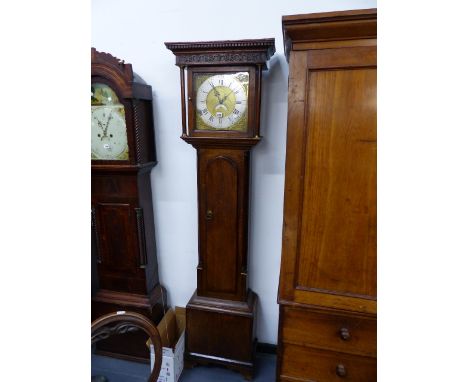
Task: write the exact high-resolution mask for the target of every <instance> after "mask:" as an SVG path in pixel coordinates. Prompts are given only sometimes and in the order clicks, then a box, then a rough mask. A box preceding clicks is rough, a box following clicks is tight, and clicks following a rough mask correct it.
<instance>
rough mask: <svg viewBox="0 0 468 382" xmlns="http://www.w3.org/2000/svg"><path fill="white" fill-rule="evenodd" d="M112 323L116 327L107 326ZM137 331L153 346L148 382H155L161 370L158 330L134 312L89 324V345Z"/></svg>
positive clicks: (118, 313) (115, 314)
mask: <svg viewBox="0 0 468 382" xmlns="http://www.w3.org/2000/svg"><path fill="white" fill-rule="evenodd" d="M114 323H115V324H116V325H114V326H109V325H110V324H114ZM137 329H141V330H143V331H144V332H145V333H146V334H148V336H149V338H150V340H151V343H152V344H153V347H154V366H153V370H152V371H151V374H150V376H149V378H148V382H156V381H157V380H158V377H159V372H160V370H161V363H162V342H161V337H160V336H159V332H158V329H157V328H156V326H155V325H154V324H153V323H152V322H151V321H150V320H149V319H148V318H146V317H145V316H143V315H141V314H139V313H135V312H127V311H120V312H114V313H109V314H106V315H104V316H101V317H99V318H97V319H96V320H94V321H93V322H92V323H91V344H94V343H96V342H98V341H99V340H101V339H104V338H107V337H109V336H111V335H113V334H123V333H127V332H129V331H133V330H137Z"/></svg>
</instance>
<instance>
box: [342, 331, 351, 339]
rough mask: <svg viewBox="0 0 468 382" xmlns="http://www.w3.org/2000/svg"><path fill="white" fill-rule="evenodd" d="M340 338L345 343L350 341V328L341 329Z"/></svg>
mask: <svg viewBox="0 0 468 382" xmlns="http://www.w3.org/2000/svg"><path fill="white" fill-rule="evenodd" d="M340 338H341V339H342V340H343V341H348V340H349V339H350V338H351V334H349V330H348V328H341V329H340Z"/></svg>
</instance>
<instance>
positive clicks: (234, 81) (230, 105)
mask: <svg viewBox="0 0 468 382" xmlns="http://www.w3.org/2000/svg"><path fill="white" fill-rule="evenodd" d="M248 88H249V73H248V72H237V73H220V74H197V75H196V76H195V91H196V109H197V118H196V128H197V129H201V130H238V131H246V130H247V121H248V119H247V105H248Z"/></svg>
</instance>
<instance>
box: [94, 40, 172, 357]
mask: <svg viewBox="0 0 468 382" xmlns="http://www.w3.org/2000/svg"><path fill="white" fill-rule="evenodd" d="M155 165H156V152H155V142H154V131H153V109H152V90H151V86H149V85H146V84H145V83H144V82H143V80H142V79H141V78H139V77H138V76H137V75H136V74H135V73H133V70H132V66H131V65H130V64H125V63H124V62H123V61H121V60H119V59H117V58H115V57H113V56H111V55H110V54H108V53H101V52H98V51H96V50H95V49H94V48H93V49H92V50H91V214H92V238H93V255H94V256H93V257H94V259H95V263H96V267H97V274H98V288H97V291H96V292H95V293H94V295H93V297H92V318H93V319H94V318H96V317H98V316H100V315H102V314H105V313H108V312H110V311H116V310H133V311H137V312H139V313H142V314H144V315H145V316H147V317H149V318H151V319H152V320H153V321H155V322H158V321H159V320H160V319H161V318H162V316H163V312H164V307H165V301H166V299H165V290H164V288H163V287H162V286H161V285H160V284H159V277H158V265H157V258H156V242H155V233H154V216H153V204H152V197H151V183H150V172H151V169H152V168H153V167H154V166H155ZM132 335H134V334H127V335H123V336H115V337H118V338H116V339H115V340H113V342H112V341H111V340H110V339H109V340H107V342H106V341H102V344H101V345H100V346H101V348H102V349H101V350H103V351H107V352H111V353H112V352H114V353H119V354H121V355H127V356H129V357H136V358H146V357H147V353H148V352H147V349H144V348H138V347H137V346H136V345H135V347H132V346H134V344H135V343H138V341H132V340H131V339H128V338H125V336H132ZM116 341H121V342H120V343H117V342H116ZM140 342H141V344H144V341H140Z"/></svg>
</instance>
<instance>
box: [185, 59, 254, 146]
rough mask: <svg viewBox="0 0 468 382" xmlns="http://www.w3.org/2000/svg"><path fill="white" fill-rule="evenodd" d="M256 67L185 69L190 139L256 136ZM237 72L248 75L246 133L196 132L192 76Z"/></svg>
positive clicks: (194, 90)
mask: <svg viewBox="0 0 468 382" xmlns="http://www.w3.org/2000/svg"><path fill="white" fill-rule="evenodd" d="M259 70H260V69H259V68H258V67H252V66H222V67H216V66H210V67H195V68H193V67H189V68H187V89H188V94H189V102H188V118H189V120H190V121H191V123H189V136H191V137H212V138H216V137H220V136H222V137H223V138H227V139H229V138H230V137H232V138H244V137H245V138H247V137H252V136H255V135H257V134H258V127H256V126H258V123H257V122H258V121H257V120H256V115H257V105H258V102H259V99H258V97H255V94H256V93H257V92H255V86H258V81H259V78H260V76H259V75H258V73H259ZM237 72H248V73H249V91H248V92H249V96H248V106H247V112H248V121H247V130H246V131H236V130H221V129H220V130H218V131H216V130H197V129H196V128H195V126H196V117H197V115H196V99H197V94H196V89H195V86H194V82H195V81H194V78H193V77H194V74H205V73H206V74H223V73H225V74H230V73H237Z"/></svg>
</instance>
